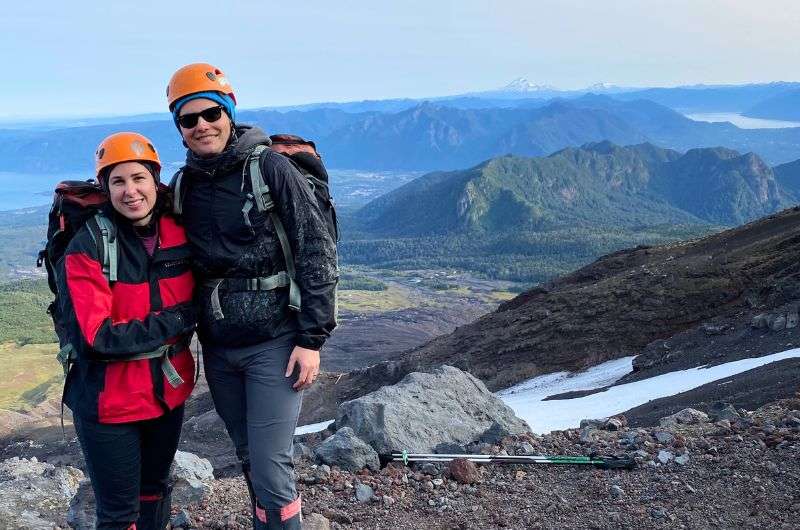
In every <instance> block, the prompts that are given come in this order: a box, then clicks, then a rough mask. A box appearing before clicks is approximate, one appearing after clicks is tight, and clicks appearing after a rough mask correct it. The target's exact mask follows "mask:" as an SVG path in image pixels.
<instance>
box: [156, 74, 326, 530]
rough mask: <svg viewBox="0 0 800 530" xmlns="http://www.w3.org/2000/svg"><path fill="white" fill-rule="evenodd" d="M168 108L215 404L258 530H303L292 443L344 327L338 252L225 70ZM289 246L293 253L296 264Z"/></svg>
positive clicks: (184, 81) (177, 90)
mask: <svg viewBox="0 0 800 530" xmlns="http://www.w3.org/2000/svg"><path fill="white" fill-rule="evenodd" d="M167 99H168V103H169V108H170V111H171V112H172V114H173V119H174V121H175V125H176V126H177V128H178V131H179V132H180V134H181V137H182V139H183V142H184V145H186V147H187V148H188V152H187V157H186V165H185V166H184V168H183V169H182V170H181V171H182V172H181V173H180V178H179V179H178V178H176V180H175V182H176V185H175V187H176V190H175V192H176V197H178V198H180V199H177V200H176V206H177V207H178V209H179V210H180V211H181V216H182V217H181V219H182V222H183V224H184V226H185V227H186V233H187V236H188V238H189V242H190V244H191V247H192V251H193V258H194V267H195V274H197V275H198V282H200V283H201V285H202V287H201V288H199V289H198V297H197V298H198V302H199V307H198V335H199V337H200V341H201V343H202V345H203V362H204V367H205V374H206V379H207V380H208V385H209V388H210V390H211V395H212V397H213V399H214V405H215V407H216V409H217V412H218V413H219V414H220V416H221V417H222V419H223V420H224V422H225V426H226V428H227V430H228V434H229V435H230V436H231V438H232V439H233V442H234V445H235V446H236V452H237V456H238V457H239V459H240V460H241V463H242V469H243V471H244V474H245V479H246V480H247V483H248V486H249V488H250V496H251V501H252V504H253V526H254V527H255V528H257V529H265V528H268V529H296V528H300V520H301V506H300V498H299V497H298V495H297V492H296V490H295V484H294V474H293V471H294V470H293V464H292V437H293V435H294V430H295V427H296V426H297V418H298V415H299V413H300V404H301V397H302V392H301V391H302V390H303V389H305V388H307V387H309V386H310V385H311V384H312V383H313V381H314V378H315V377H316V376H317V374H318V372H319V362H320V361H319V350H320V348H321V347H322V345H323V344H324V342H325V340H326V339H327V338H328V336H329V335H330V333H331V331H332V330H333V328H334V327H335V326H336V321H335V309H334V306H335V289H336V282H337V279H338V269H337V265H336V246H335V244H334V242H333V239H332V237H331V235H330V234H329V233H328V229H327V227H326V224H325V221H324V219H323V216H322V213H321V212H320V208H319V205H318V204H317V201H316V199H315V198H314V195H313V191H312V190H311V188H310V186H309V185H308V181H307V180H306V178H305V177H303V176H302V175H301V174H300V173H299V171H298V170H297V169H296V168H295V166H294V165H292V163H291V162H290V161H289V159H288V158H286V157H284V156H283V155H280V154H278V153H276V152H274V151H272V150H270V149H265V150H263V152H261V153H260V154H259V151H256V154H253V153H254V150H255V149H256V148H258V149H259V150H261V149H263V148H262V147H259V146H268V145H269V144H270V140H269V138H268V137H267V136H266V135H265V134H264V133H263V132H262V131H261V130H260V129H258V128H255V127H250V126H247V125H241V124H236V123H235V120H236V100H235V96H234V94H233V90H232V89H231V86H230V84H229V83H228V81H227V79H226V78H225V75H224V74H223V73H222V71H221V70H219V69H218V68H215V67H214V66H212V65H210V64H205V63H198V64H191V65H188V66H185V67H183V68H181V69H179V70H178V71H177V72H175V74H174V75H173V76H172V79H171V80H170V82H169V86H168V88H167ZM255 164H258V166H255V169H254V165H255ZM259 169H260V172H261V174H262V175H263V179H264V183H265V184H266V185H267V186H268V188H269V195H270V196H271V202H272V203H274V207H273V209H272V210H271V211H269V212H267V213H265V212H264V211H263V210H262V209H261V207H258V208H257V207H253V203H254V201H256V200H257V199H260V198H261V197H254V195H255V194H254V193H253V189H252V188H253V184H252V181H251V180H250V179H249V178H246V177H247V175H248V174H249V175H250V176H252V174H253V173H252V171H258V170H259ZM265 202H270V201H265ZM282 245H289V246H290V247H291V253H289V255H290V256H292V259H291V263H287V260H288V258H287V253H285V252H284V251H283V249H284V248H285V247H283V246H282ZM298 295H299V296H298Z"/></svg>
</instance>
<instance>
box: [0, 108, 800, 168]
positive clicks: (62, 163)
mask: <svg viewBox="0 0 800 530" xmlns="http://www.w3.org/2000/svg"><path fill="white" fill-rule="evenodd" d="M622 96H625V97H628V96H630V93H626V94H617V95H615V97H610V96H605V95H585V96H583V97H580V98H577V99H569V100H568V99H555V100H549V101H547V102H543V101H541V100H538V99H533V100H531V99H522V100H519V101H518V102H517V103H518V106H517V107H516V108H469V109H467V108H454V107H451V106H447V104H446V103H445V102H439V103H432V102H424V103H420V104H417V105H416V106H414V107H412V108H409V109H406V110H402V111H399V112H378V111H370V112H358V113H353V112H345V111H343V110H340V109H325V108H320V109H315V110H308V111H303V112H301V111H291V112H277V111H270V110H258V111H242V112H241V113H240V121H242V122H245V123H254V124H256V125H259V126H262V127H263V128H264V129H265V130H267V131H270V132H292V133H295V134H300V135H303V136H307V137H310V138H313V139H314V140H315V141H316V142H317V145H318V146H319V147H320V149H321V151H322V152H323V155H324V156H325V160H326V162H327V164H328V165H329V166H330V167H334V168H355V169H370V170H421V171H429V170H437V169H439V170H449V169H457V168H464V167H469V166H472V165H474V164H477V163H479V162H481V161H482V160H486V159H488V158H491V157H495V156H498V155H503V154H509V153H510V154H514V155H520V156H541V155H546V154H549V153H552V152H553V151H555V150H558V149H562V148H565V147H570V146H577V145H582V144H584V143H587V142H598V141H603V140H610V141H612V142H614V143H617V144H635V143H642V142H650V143H653V144H654V145H658V146H659V147H662V148H670V149H677V150H680V151H685V150H688V149H692V148H696V147H716V146H725V147H728V148H731V149H735V150H737V151H740V152H755V153H758V154H759V156H761V157H763V158H764V159H765V160H767V161H768V162H769V163H771V164H777V163H783V162H788V161H792V160H796V159H797V158H800V128H790V129H759V130H748V129H739V128H737V127H735V126H733V125H731V124H729V123H705V122H696V121H692V120H690V119H688V118H686V117H684V116H683V115H681V114H679V113H677V112H675V111H673V110H671V109H669V108H667V107H665V106H663V105H659V104H657V103H653V102H652V101H647V100H634V101H621V100H619V99H615V98H617V97H622ZM475 101H479V100H475ZM119 130H135V131H139V132H141V133H143V134H145V135H146V136H148V137H149V138H151V139H152V140H153V142H154V143H155V145H156V146H157V148H158V149H159V151H160V153H161V155H162V158H163V159H164V160H165V162H166V163H167V165H169V164H177V163H179V162H180V161H181V160H182V159H183V157H184V148H183V147H182V146H181V144H180V141H179V140H180V139H179V136H178V134H177V131H175V129H174V126H173V125H172V123H171V122H169V121H147V122H135V123H118V124H100V125H92V126H85V127H74V128H69V129H58V130H52V131H34V130H0V158H1V159H2V160H3V161H4V167H3V169H4V171H12V172H53V173H65V172H77V171H82V170H86V171H87V172H88V171H89V170H90V168H91V160H92V158H91V154H92V153H93V152H94V149H95V147H96V146H97V144H98V143H99V142H100V140H102V138H103V137H105V136H107V135H108V134H111V133H112V132H116V131H119Z"/></svg>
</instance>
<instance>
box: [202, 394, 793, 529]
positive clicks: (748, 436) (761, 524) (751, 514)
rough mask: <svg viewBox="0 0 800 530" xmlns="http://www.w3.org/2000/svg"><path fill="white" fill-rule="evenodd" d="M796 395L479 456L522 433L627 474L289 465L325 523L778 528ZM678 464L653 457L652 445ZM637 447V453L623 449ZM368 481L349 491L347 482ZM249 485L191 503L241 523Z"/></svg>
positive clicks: (787, 521)
mask: <svg viewBox="0 0 800 530" xmlns="http://www.w3.org/2000/svg"><path fill="white" fill-rule="evenodd" d="M796 406H800V401H797V400H795V401H794V402H791V401H784V402H781V403H776V404H771V405H769V406H766V407H764V408H763V409H762V410H760V411H758V412H756V413H754V414H748V415H746V417H745V418H744V419H742V421H741V422H738V423H734V424H733V425H731V426H730V428H725V429H720V427H719V426H717V425H715V424H711V423H708V424H702V425H687V426H678V427H675V428H674V429H672V430H671V431H672V433H673V434H674V436H675V440H674V441H673V442H671V443H669V444H661V443H659V442H657V441H656V439H655V437H654V434H655V432H656V431H657V430H661V429H628V428H625V429H623V430H621V431H616V432H606V431H593V432H592V434H591V441H589V442H581V441H580V439H579V438H580V436H579V432H578V431H577V430H568V431H563V432H555V433H553V434H551V435H547V436H530V435H525V436H520V437H511V438H506V439H504V440H503V442H502V443H501V444H500V445H497V446H483V447H482V450H483V452H486V453H496V452H498V451H507V452H509V453H514V452H519V449H520V444H521V443H523V442H526V443H529V444H531V446H532V447H533V448H534V451H535V452H536V453H541V454H588V453H589V452H591V451H594V450H596V451H599V452H600V453H604V454H608V453H614V452H620V451H627V452H628V453H629V454H635V455H636V457H637V461H638V462H639V465H638V467H637V469H635V470H633V471H618V470H613V471H611V470H600V469H593V468H586V467H577V466H573V467H567V466H564V467H553V466H543V465H528V466H524V465H486V466H479V482H478V483H475V484H472V485H467V484H461V483H458V482H457V481H456V480H454V479H453V478H452V477H450V476H449V475H448V473H447V471H445V470H443V472H441V473H440V472H439V471H435V470H426V471H425V472H423V471H422V470H421V468H414V469H409V468H404V467H402V466H398V465H395V464H392V465H390V466H389V467H387V468H385V469H384V470H382V471H380V472H367V471H364V472H362V473H359V474H351V473H345V472H341V471H338V470H337V469H336V468H334V469H333V470H332V471H331V472H330V473H326V472H324V471H322V470H321V469H320V468H318V467H317V466H315V465H314V464H313V463H312V462H310V461H308V460H305V459H302V460H300V461H299V462H298V467H297V470H298V474H299V486H298V487H299V489H300V492H301V494H302V496H303V512H304V514H305V517H307V518H308V517H309V516H312V514H316V515H313V517H314V518H318V517H319V515H322V516H324V517H326V518H327V519H328V520H329V521H330V524H331V528H334V529H350V528H353V529H358V528H362V529H420V528H425V529H429V528H430V529H497V528H507V529H532V528H548V529H549V528H592V529H619V528H630V529H639V528H737V529H738V528H752V529H761V528H776V529H790V528H797V527H798V520H797V517H798V515H799V514H800V459H799V458H798V456H800V429H797V428H789V427H786V426H784V425H783V424H782V421H784V419H785V418H787V417H788V414H790V412H789V411H790V410H792V409H793V408H795V407H796ZM662 450H664V451H669V452H670V458H672V457H674V456H678V455H681V454H686V455H688V457H689V461H688V463H685V464H684V465H679V464H677V463H676V462H675V461H674V459H670V461H669V462H667V463H666V464H661V463H660V462H659V461H658V459H657V455H658V453H659V451H662ZM633 451H639V453H633ZM359 483H361V484H366V485H368V486H370V487H371V488H372V489H373V490H374V493H375V495H374V497H373V498H372V500H370V501H367V502H359V501H357V500H356V498H355V494H354V488H355V486H356V485H357V484H359ZM246 499H247V492H246V488H245V485H244V482H243V481H242V480H241V479H240V478H238V477H237V478H228V479H224V480H220V481H217V483H215V484H214V495H213V496H212V497H211V499H209V501H207V502H205V503H203V504H201V505H196V506H191V507H189V510H188V511H189V512H190V514H191V517H192V518H193V520H194V521H195V523H196V524H197V525H198V526H199V527H200V528H249V526H248V524H249V523H248V513H249V512H248V511H249V508H248V504H247V500H246Z"/></svg>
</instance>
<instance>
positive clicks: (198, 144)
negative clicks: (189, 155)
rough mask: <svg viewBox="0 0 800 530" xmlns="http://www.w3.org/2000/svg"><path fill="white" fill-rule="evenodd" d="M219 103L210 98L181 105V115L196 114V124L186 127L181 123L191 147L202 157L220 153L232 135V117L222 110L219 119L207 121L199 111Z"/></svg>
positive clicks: (185, 139) (182, 130)
mask: <svg viewBox="0 0 800 530" xmlns="http://www.w3.org/2000/svg"><path fill="white" fill-rule="evenodd" d="M219 106H220V105H219V103H217V102H216V101H212V100H210V99H203V98H200V99H193V100H191V101H189V102H187V103H186V104H185V105H183V107H181V110H180V114H179V117H183V116H187V115H189V114H193V115H195V116H194V118H196V120H192V121H196V125H194V126H193V127H191V128H186V127H184V126H183V125H180V130H181V136H183V141H184V142H186V145H187V146H188V147H189V149H190V150H191V151H192V152H193V153H194V154H195V155H197V156H199V157H200V158H209V157H212V156H215V155H218V154H220V153H221V152H222V151H224V150H225V146H227V145H228V139H229V138H230V137H231V119H230V118H229V117H228V115H227V114H226V113H225V111H222V112H220V113H219V119H216V120H214V121H207V120H206V119H205V118H203V116H202V115H199V113H201V112H203V111H204V110H206V109H212V108H215V107H219Z"/></svg>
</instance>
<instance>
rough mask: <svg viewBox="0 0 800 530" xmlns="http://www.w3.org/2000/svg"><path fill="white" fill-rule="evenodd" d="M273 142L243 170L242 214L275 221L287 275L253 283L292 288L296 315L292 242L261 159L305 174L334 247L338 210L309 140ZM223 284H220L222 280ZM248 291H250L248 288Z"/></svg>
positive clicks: (175, 187) (179, 192) (176, 188)
mask: <svg viewBox="0 0 800 530" xmlns="http://www.w3.org/2000/svg"><path fill="white" fill-rule="evenodd" d="M270 140H271V141H272V145H271V147H267V146H266V145H257V146H256V147H255V148H254V149H253V151H252V152H251V153H250V156H249V157H248V159H247V160H246V161H245V164H244V168H243V170H242V190H246V189H247V187H246V186H245V184H246V183H247V181H249V184H250V186H249V187H250V189H251V190H252V192H250V193H247V195H246V197H247V200H246V201H245V205H244V208H243V209H242V214H243V216H244V220H245V223H247V225H248V226H249V227H250V229H251V230H253V227H252V226H250V217H249V215H248V212H249V211H250V210H251V209H252V208H253V207H255V208H256V209H257V210H258V211H259V212H261V213H263V214H265V215H266V216H267V217H269V219H270V220H271V221H272V224H273V226H274V227H275V232H276V234H277V236H278V240H279V241H280V245H281V251H282V253H283V257H284V260H285V262H286V271H285V272H280V273H278V274H276V275H274V276H270V277H267V278H254V279H253V280H254V281H253V282H252V288H253V289H275V288H277V287H288V288H289V308H290V309H292V310H294V311H299V310H300V303H301V300H300V289H299V287H298V286H297V283H296V281H295V267H294V257H293V256H292V248H291V246H290V244H289V239H288V236H287V234H286V229H285V228H284V226H283V223H282V222H281V220H280V218H279V217H278V215H277V213H276V212H275V203H274V202H273V201H272V195H271V194H270V190H269V186H268V185H267V183H266V181H265V180H264V175H262V173H261V155H262V153H264V152H266V151H267V150H268V149H272V150H273V151H275V152H277V153H280V154H282V155H284V156H286V157H288V158H289V160H290V161H291V162H292V163H293V164H294V166H295V167H296V168H297V169H298V171H300V173H302V174H303V175H304V176H305V177H306V179H307V181H308V184H309V186H311V189H312V190H313V191H314V197H315V198H316V200H317V204H319V208H320V211H321V212H322V215H323V217H324V218H325V224H326V226H327V228H328V232H329V233H330V235H331V238H332V239H333V241H334V243H336V242H338V241H339V225H338V221H337V219H336V208H335V205H334V202H333V198H332V197H331V193H330V186H329V182H328V172H327V170H326V169H325V166H324V165H323V163H322V157H321V156H320V154H319V153H318V152H317V148H316V145H314V142H312V141H310V140H305V139H303V138H301V137H300V136H295V135H293V134H275V135H272V136H270ZM182 182H183V170H181V171H178V172H177V173H176V174H175V176H174V177H173V179H172V182H171V183H170V187H171V188H172V192H173V212H174V213H175V215H176V216H180V215H181V214H182V213H183V191H184V190H183V186H182ZM220 281H221V280H220ZM218 287H219V282H216V287H215V289H214V295H212V306H213V309H214V315H215V318H217V320H221V319H223V318H224V315H223V314H222V310H221V309H220V305H219V299H218V297H217V288H218ZM248 288H249V287H248Z"/></svg>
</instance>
